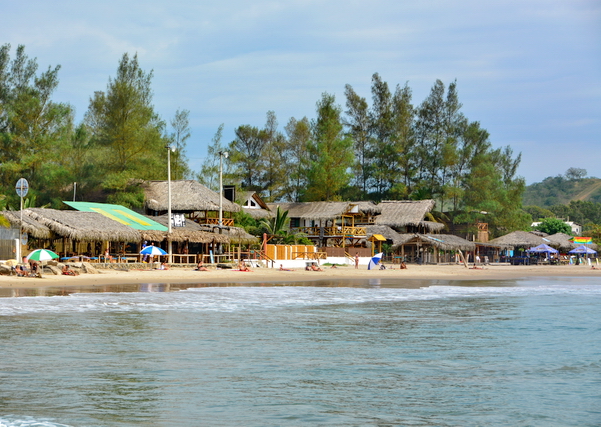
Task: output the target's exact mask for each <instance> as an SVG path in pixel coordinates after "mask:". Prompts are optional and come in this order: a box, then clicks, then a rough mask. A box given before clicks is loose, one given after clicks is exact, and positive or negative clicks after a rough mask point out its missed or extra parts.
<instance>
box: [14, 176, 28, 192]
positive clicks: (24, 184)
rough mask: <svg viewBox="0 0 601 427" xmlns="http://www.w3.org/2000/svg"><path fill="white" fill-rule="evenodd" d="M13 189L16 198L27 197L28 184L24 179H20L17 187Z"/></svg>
mask: <svg viewBox="0 0 601 427" xmlns="http://www.w3.org/2000/svg"><path fill="white" fill-rule="evenodd" d="M15 189H16V190H17V196H19V197H25V196H27V192H28V191H29V183H28V182H27V180H26V179H25V178H20V179H19V180H18V181H17V185H16V186H15Z"/></svg>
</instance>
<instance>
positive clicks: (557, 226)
mask: <svg viewBox="0 0 601 427" xmlns="http://www.w3.org/2000/svg"><path fill="white" fill-rule="evenodd" d="M535 229H536V230H538V231H542V232H543V233H547V234H556V233H564V234H572V229H571V228H570V226H569V225H568V224H566V223H565V222H563V221H562V220H561V219H559V218H545V219H543V221H542V222H541V223H540V224H539V225H538V226H537V227H535Z"/></svg>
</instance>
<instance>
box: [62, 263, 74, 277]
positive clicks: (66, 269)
mask: <svg viewBox="0 0 601 427" xmlns="http://www.w3.org/2000/svg"><path fill="white" fill-rule="evenodd" d="M63 275H65V276H77V273H76V272H75V271H73V270H71V267H69V266H68V265H67V264H65V265H64V266H63Z"/></svg>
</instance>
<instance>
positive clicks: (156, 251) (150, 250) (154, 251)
mask: <svg viewBox="0 0 601 427" xmlns="http://www.w3.org/2000/svg"><path fill="white" fill-rule="evenodd" d="M140 253H141V254H142V255H155V256H156V255H167V252H165V251H164V250H162V249H161V248H159V247H158V246H146V247H145V248H144V249H142V250H141V251H140Z"/></svg>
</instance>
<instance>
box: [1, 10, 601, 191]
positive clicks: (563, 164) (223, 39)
mask: <svg viewBox="0 0 601 427" xmlns="http://www.w3.org/2000/svg"><path fill="white" fill-rule="evenodd" d="M0 10H1V11H2V17H3V19H2V25H1V26H0V44H6V43H10V44H11V46H12V51H11V57H14V53H15V50H16V47H17V46H18V45H25V52H26V53H27V55H28V56H29V57H30V58H37V62H38V64H39V67H40V70H45V69H47V68H48V67H50V66H51V67H54V66H56V65H60V66H61V70H60V72H59V79H60V84H59V87H58V88H57V90H56V92H55V94H54V97H53V99H54V101H56V102H67V103H69V104H71V105H72V106H73V107H74V108H75V111H76V120H77V121H78V122H80V121H81V120H82V119H83V116H84V114H85V112H86V110H87V108H88V104H89V100H90V97H92V96H93V94H94V92H95V91H104V90H106V87H107V83H108V81H109V78H111V77H114V76H115V75H116V70H117V65H118V63H119V61H120V59H121V58H122V56H123V54H124V53H128V54H129V55H134V54H137V55H138V60H139V63H140V66H141V68H142V69H143V70H145V71H147V72H149V71H151V70H152V71H153V73H154V77H153V80H152V89H153V91H154V97H153V103H154V107H155V110H156V111H157V113H158V114H159V115H160V116H161V117H162V118H163V120H165V121H167V122H169V121H170V120H171V119H172V118H173V117H174V115H175V112H176V111H177V110H178V109H180V110H182V109H185V110H189V111H190V127H191V131H192V135H191V137H190V139H189V140H188V142H187V150H186V154H187V157H188V159H189V164H190V167H191V168H192V170H194V171H199V170H200V167H201V165H202V162H203V161H204V160H205V158H206V156H207V147H208V146H209V145H210V144H211V143H212V142H211V140H212V138H213V137H214V135H215V132H216V131H217V129H218V127H219V125H221V124H223V125H224V132H223V139H222V144H223V145H226V144H227V143H229V142H230V141H232V140H233V139H234V130H235V129H236V128H237V127H238V126H240V125H245V124H248V125H252V126H257V127H263V126H264V124H265V121H266V113H267V112H268V111H270V110H271V111H274V112H275V114H276V116H277V118H278V123H279V128H280V130H281V131H284V126H285V125H286V123H287V122H288V120H289V119H290V118H291V117H295V118H297V119H301V118H302V117H305V116H306V117H308V118H309V119H313V118H315V109H316V108H315V106H316V103H317V101H318V100H319V99H320V98H321V95H322V93H324V92H327V93H329V94H333V95H335V96H336V101H337V103H338V104H339V105H340V106H341V107H342V108H343V109H344V104H345V98H344V87H345V85H346V84H350V85H351V86H352V87H353V88H354V90H355V91H356V92H357V93H358V94H359V95H361V96H363V97H365V98H366V99H368V100H370V99H371V77H372V75H373V74H374V73H376V72H377V73H379V74H380V76H381V77H382V79H383V80H384V81H386V82H387V83H388V84H389V86H390V87H391V89H392V90H394V88H395V87H396V86H397V85H401V86H403V85H404V84H405V83H407V84H408V86H409V87H410V88H411V89H412V91H413V103H414V105H416V106H417V105H419V104H420V103H421V102H423V101H424V100H425V98H426V97H427V96H428V94H429V93H430V90H431V88H432V86H433V85H434V83H435V81H436V80H437V79H439V80H441V81H442V82H443V83H445V85H447V86H448V84H449V83H451V82H453V81H455V80H456V81H457V89H458V94H459V100H460V102H461V103H462V104H463V107H462V112H463V114H464V115H465V116H466V117H467V118H468V119H469V120H470V121H478V122H480V125H481V126H482V127H483V128H484V129H486V130H488V132H489V133H490V141H491V143H492V144H493V146H494V147H504V146H508V145H509V146H510V147H511V148H512V149H513V151H514V153H515V154H516V155H517V154H519V153H521V155H522V161H521V164H520V168H519V169H518V175H520V176H522V177H524V178H525V179H526V182H527V184H532V183H535V182H540V181H542V180H543V179H544V178H546V177H549V176H557V175H560V174H564V173H565V172H566V170H567V169H569V168H570V167H578V168H583V169H586V170H587V172H588V176H594V177H599V178H601V1H599V0H515V1H514V0H499V1H491V2H488V1H482V0H462V1H454V0H446V1H445V0H423V1H407V0H371V1H355V0H347V1H338V0H331V1H319V0H286V1H264V0H257V1H242V0H231V1H229V0H222V1H221V2H207V1H197V0H196V1H192V0H190V1H188V0H171V1H156V0H145V1H127V0H126V1H123V0H120V1H115V0H104V1H102V2H91V1H81V0H73V1H67V0H55V1H52V2H49V1H46V0H28V1H23V2H15V1H10V0H0Z"/></svg>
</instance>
